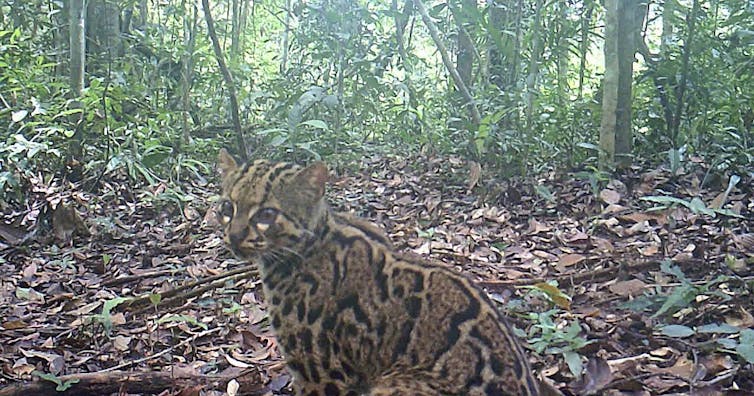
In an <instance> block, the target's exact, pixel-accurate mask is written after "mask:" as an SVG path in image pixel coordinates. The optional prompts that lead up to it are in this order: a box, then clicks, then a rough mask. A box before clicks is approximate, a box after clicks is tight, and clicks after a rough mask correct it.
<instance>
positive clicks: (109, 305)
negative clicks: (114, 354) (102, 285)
mask: <svg viewBox="0 0 754 396" xmlns="http://www.w3.org/2000/svg"><path fill="white" fill-rule="evenodd" d="M126 301H128V298H125V297H115V298H113V299H110V300H107V301H105V303H104V304H103V305H102V312H100V313H99V314H97V315H94V316H93V319H94V320H95V321H96V322H97V323H99V324H101V325H102V327H103V328H104V329H105V334H107V336H108V337H109V336H110V332H111V331H112V329H113V320H112V315H111V312H112V310H113V308H115V307H117V306H118V305H120V304H122V303H124V302H126Z"/></svg>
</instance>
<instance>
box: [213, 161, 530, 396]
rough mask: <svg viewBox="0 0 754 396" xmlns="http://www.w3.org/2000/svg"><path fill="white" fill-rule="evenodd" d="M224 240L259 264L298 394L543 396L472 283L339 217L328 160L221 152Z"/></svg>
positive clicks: (355, 221) (508, 332)
mask: <svg viewBox="0 0 754 396" xmlns="http://www.w3.org/2000/svg"><path fill="white" fill-rule="evenodd" d="M219 168H220V172H221V174H222V190H223V193H222V197H223V200H222V202H221V204H220V208H219V211H218V214H219V218H220V222H221V224H222V225H223V227H224V230H225V242H226V243H227V245H228V246H229V247H230V249H231V250H232V251H233V252H234V253H235V254H236V255H237V256H238V257H240V258H242V259H245V260H249V261H254V262H258V263H259V265H260V272H261V275H262V281H263V286H264V293H265V298H266V300H267V301H268V303H269V305H270V317H271V320H272V326H273V328H274V329H275V332H276V334H277V338H278V342H279V345H280V346H281V349H282V353H283V355H284V356H285V359H286V362H287V365H288V367H289V369H290V371H291V372H292V373H293V375H294V381H293V387H294V390H295V391H296V394H298V395H305V396H316V395H327V396H335V395H343V396H359V395H369V396H397V395H417V396H436V395H516V396H522V395H538V394H539V393H538V390H537V386H536V384H535V380H534V377H533V375H532V373H531V370H530V369H529V364H528V361H527V357H526V355H525V354H524V353H523V351H522V349H521V347H520V346H519V344H518V342H517V340H516V337H515V335H514V334H513V332H512V331H511V329H510V328H509V327H508V325H506V324H505V322H504V321H503V318H502V317H501V316H500V314H499V313H498V311H497V310H496V308H495V307H494V306H493V305H492V303H491V302H490V300H489V299H488V298H487V297H486V295H485V294H484V293H483V292H481V291H480V290H479V289H478V288H476V287H475V286H474V285H473V284H472V283H471V282H470V281H469V280H467V279H466V278H464V277H463V276H461V275H459V274H457V273H455V272H453V271H451V270H449V269H447V268H443V267H440V266H437V265H433V264H431V263H429V262H427V261H424V260H421V259H417V258H409V257H404V256H402V255H400V254H399V253H396V252H395V251H394V250H393V248H392V247H391V244H390V241H389V240H388V238H387V237H386V236H385V235H384V234H383V233H382V232H381V231H380V230H379V229H378V228H377V227H376V226H374V225H372V224H371V223H369V222H366V221H364V220H360V219H357V218H353V217H350V216H347V215H343V214H338V213H335V212H333V211H331V210H330V209H329V207H328V205H327V203H326V202H325V199H324V194H325V184H326V182H327V178H328V171H327V168H326V166H325V165H324V164H323V163H322V162H316V163H314V164H312V165H311V166H309V167H306V168H302V167H299V166H296V165H293V164H290V163H284V162H270V161H265V160H258V161H254V162H252V163H248V164H242V165H239V164H237V163H236V161H235V160H234V159H233V158H232V157H231V156H230V155H229V154H228V153H227V152H226V151H225V150H223V151H221V152H220V157H219Z"/></svg>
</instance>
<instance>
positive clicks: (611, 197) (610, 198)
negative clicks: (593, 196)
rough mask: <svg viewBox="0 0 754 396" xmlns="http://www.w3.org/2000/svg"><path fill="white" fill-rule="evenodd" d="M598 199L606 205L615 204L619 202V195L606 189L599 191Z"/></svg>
mask: <svg viewBox="0 0 754 396" xmlns="http://www.w3.org/2000/svg"><path fill="white" fill-rule="evenodd" d="M600 199H601V200H602V202H604V203H607V204H617V203H618V202H620V193H618V192H617V191H615V190H610V189H608V188H606V189H604V190H602V191H600Z"/></svg>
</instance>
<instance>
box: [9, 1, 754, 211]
mask: <svg viewBox="0 0 754 396" xmlns="http://www.w3.org/2000/svg"><path fill="white" fill-rule="evenodd" d="M674 4H675V3H674ZM538 5H541V8H540V7H538ZM119 6H120V7H121V9H122V10H123V12H126V11H128V12H131V15H130V17H132V18H131V19H130V20H131V21H132V23H131V24H130V25H129V30H128V31H127V32H124V34H123V35H122V37H121V38H122V40H123V42H122V43H121V46H122V50H120V51H117V53H110V54H98V53H89V54H87V56H88V58H87V75H86V82H85V90H84V92H83V95H82V97H81V98H72V97H71V96H70V89H69V87H68V86H69V82H68V70H67V64H66V59H65V58H66V55H65V54H66V51H65V40H62V41H61V35H60V33H61V31H62V30H63V29H64V26H65V23H67V22H66V20H65V18H63V13H62V9H61V8H60V7H61V4H60V3H59V2H58V3H56V2H53V3H51V4H50V5H49V6H45V7H43V6H40V4H38V3H34V2H26V3H23V4H21V3H19V4H16V3H13V4H12V6H11V5H10V4H6V5H0V8H1V11H0V15H7V17H6V18H0V97H1V98H2V106H0V124H2V125H4V126H6V127H5V128H3V129H2V132H0V200H2V201H3V202H9V201H12V202H21V201H22V200H23V199H24V194H25V191H28V187H29V184H30V182H31V180H32V179H33V178H34V177H36V176H37V175H39V174H40V172H41V173H42V174H43V175H44V176H45V177H46V178H47V179H49V178H51V177H52V176H53V175H54V177H61V176H62V178H68V177H69V176H70V178H71V179H73V181H77V180H79V179H81V180H85V181H90V182H92V181H94V180H98V179H100V177H101V176H102V175H107V176H112V177H116V178H126V179H128V180H129V181H130V182H131V183H132V184H137V185H138V184H155V183H161V182H167V183H177V182H183V181H186V180H201V181H203V179H204V178H205V177H206V176H207V174H211V173H212V169H211V166H208V164H210V163H212V162H213V159H212V157H214V153H216V151H217V149H218V148H219V147H221V146H226V147H227V146H233V145H234V143H233V142H235V141H236V136H235V133H236V132H235V131H234V130H233V129H232V127H230V121H229V120H230V114H229V112H228V109H229V105H228V95H227V90H226V87H225V84H226V83H225V81H224V80H223V78H222V75H221V73H220V72H219V70H218V68H217V62H216V59H215V55H214V53H213V51H212V48H211V43H210V41H209V38H208V37H207V35H206V34H205V30H204V29H205V25H204V21H203V20H202V17H203V15H202V11H201V10H198V9H195V8H194V6H193V5H192V4H189V3H179V2H175V1H165V2H160V3H156V4H151V3H150V4H149V5H148V9H147V10H146V11H148V12H147V13H146V14H144V15H141V13H142V10H141V9H139V8H138V7H134V4H132V2H120V3H119ZM228 6H229V5H228V3H227V2H217V3H213V8H212V12H213V13H214V14H215V19H216V22H217V27H218V32H219V35H220V41H221V42H222V45H223V50H224V51H225V52H224V56H225V58H226V60H227V64H228V66H229V68H230V72H231V74H232V75H233V78H234V82H235V85H236V91H237V93H238V100H239V103H240V106H241V109H240V117H241V123H242V125H243V127H244V133H245V134H246V136H247V140H248V141H249V146H250V147H252V148H253V149H254V155H255V156H259V157H271V158H276V157H287V158H289V159H290V158H292V159H295V160H307V159H314V158H320V157H322V158H331V157H336V158H337V159H344V160H358V159H359V158H361V157H362V156H363V155H364V154H365V153H368V152H372V151H392V152H396V151H397V152H409V151H416V150H418V149H419V148H429V149H430V150H432V151H435V152H441V153H457V154H462V155H465V156H467V157H470V158H473V159H475V160H477V161H481V162H484V163H485V166H486V168H488V169H497V170H498V171H499V172H500V173H502V174H505V175H514V174H526V173H529V172H534V173H537V172H541V171H546V170H551V169H557V168H559V167H562V166H576V167H578V168H579V170H581V171H583V172H582V174H581V176H583V177H584V178H585V179H587V180H588V181H589V182H590V184H591V185H592V188H593V190H595V191H597V189H598V187H599V186H600V185H601V183H602V182H603V179H604V175H603V174H600V173H599V172H597V171H595V170H594V169H591V168H589V166H590V165H592V164H595V163H596V162H595V158H596V154H598V153H597V152H595V150H594V148H595V147H596V140H597V135H598V133H597V131H598V130H599V126H600V109H601V103H600V102H601V96H602V93H601V88H600V86H601V78H602V71H601V69H602V61H601V59H600V57H601V52H600V49H599V48H600V47H601V44H602V38H601V37H600V35H599V30H598V26H601V25H602V24H603V21H602V20H601V19H602V16H603V15H602V14H601V12H600V7H599V5H598V4H597V3H595V2H592V1H581V2H576V3H573V4H570V3H569V4H567V5H566V4H565V3H562V2H541V3H539V2H529V3H526V2H525V3H511V2H505V1H503V2H493V3H484V4H482V3H477V4H474V5H471V4H470V3H464V2H460V1H452V2H434V3H433V2H428V3H427V6H428V8H429V11H430V14H431V17H432V19H433V21H434V23H436V24H437V25H438V28H439V30H440V32H442V34H443V36H442V37H441V38H440V39H441V40H442V41H443V42H444V44H445V47H447V48H448V49H449V50H450V52H451V57H452V58H453V59H455V60H456V64H455V65H454V66H455V67H456V68H457V69H465V70H466V73H468V76H466V77H465V78H466V79H467V81H466V85H468V88H469V90H470V91H471V94H472V96H473V97H474V105H475V106H476V107H477V108H478V109H479V111H480V113H481V115H482V117H481V118H482V119H481V123H480V125H474V124H473V123H472V122H471V121H470V116H469V112H468V108H467V104H466V103H465V101H464V100H461V99H460V96H459V94H458V92H457V89H456V88H455V87H454V84H453V83H452V81H451V79H449V78H448V72H447V70H446V65H444V64H443V62H442V60H441V59H440V56H439V54H438V52H437V49H436V48H437V46H436V44H435V43H434V42H433V40H432V39H431V38H430V37H429V35H428V34H427V30H426V27H425V26H424V24H423V21H421V18H419V17H418V15H417V13H416V11H415V10H413V7H411V3H410V2H409V3H403V2H395V4H391V2H387V1H377V0H356V1H351V0H348V1H347V0H334V1H324V0H317V1H309V2H302V1H299V0H291V1H287V2H286V1H284V0H272V1H269V2H262V3H254V5H253V7H255V8H254V12H253V13H249V12H250V10H246V11H247V14H245V15H246V16H245V17H244V16H242V15H235V14H234V13H233V10H229V9H228V8H227V7H228ZM249 6H250V5H249ZM716 7H719V12H716V13H707V12H703V13H698V15H690V13H691V10H690V9H689V8H688V7H686V6H685V5H683V4H676V7H675V8H674V11H672V12H669V13H668V15H662V17H663V18H666V19H667V20H668V21H670V22H671V25H672V26H673V29H674V34H673V35H671V36H670V38H669V39H668V40H666V41H665V42H664V43H663V45H662V47H660V46H659V40H658V38H659V37H657V36H658V33H657V31H659V27H660V24H661V23H662V22H663V19H662V18H655V19H652V20H651V21H649V22H648V23H647V26H648V30H647V32H645V34H643V37H645V40H646V41H647V45H648V47H649V50H650V51H651V53H652V56H651V58H652V59H651V60H644V61H643V62H640V63H638V64H637V66H636V73H635V74H636V81H635V84H634V91H633V96H634V102H633V105H634V106H633V107H634V108H633V115H634V124H635V126H636V130H637V131H638V132H637V134H636V138H635V146H636V150H635V153H634V154H635V155H636V156H637V157H639V158H642V157H644V158H649V159H651V160H652V161H654V162H656V163H662V162H666V161H667V162H668V164H669V165H670V167H671V170H672V171H673V172H674V174H675V173H676V172H679V171H680V170H681V169H682V167H683V165H684V163H683V161H684V158H687V157H690V156H701V157H705V158H707V159H709V160H708V161H707V162H708V163H712V164H713V165H712V166H711V168H714V169H712V171H714V172H716V173H720V174H738V175H748V174H749V173H748V172H750V170H749V169H748V166H747V165H748V164H750V163H752V162H754V161H753V160H754V145H752V135H751V134H752V122H753V121H752V120H754V96H752V92H754V86H753V85H754V78H752V73H750V72H749V71H750V70H751V69H752V61H751V52H752V48H754V47H753V46H754V40H752V39H751V37H752V36H754V35H752V34H751V32H750V30H748V29H747V28H745V27H746V26H751V25H752V24H753V23H754V10H752V9H751V7H749V5H748V3H746V2H744V1H742V0H726V1H724V2H722V3H719V4H717V6H716ZM252 14H253V17H249V15H252ZM244 18H246V19H244ZM689 18H693V21H694V22H695V31H694V35H693V37H692V38H691V41H690V42H689V46H690V49H691V52H690V54H691V56H690V59H689V61H688V62H687V64H686V62H684V50H685V48H686V47H687V45H686V41H687V40H688V35H689V33H690V32H689V30H688V29H689V25H688V23H687V22H688V21H689V20H690V19H689ZM242 19H244V20H242ZM239 24H240V25H239ZM398 27H400V29H401V30H400V33H401V37H402V45H401V46H399V45H398V43H397V41H396V40H397V37H398V32H397V30H398ZM234 28H238V29H240V30H238V31H239V32H240V33H239V36H238V37H237V38H234V37H231V32H232V31H234V30H233V29H234ZM93 34H94V33H93ZM189 34H191V36H189ZM462 36H463V37H468V38H469V39H470V44H468V45H469V47H464V45H466V44H464V45H462V44H461V41H459V38H460V37H462ZM283 44H285V48H283ZM462 47H463V48H462ZM461 49H464V50H466V51H468V52H470V54H471V55H472V56H470V57H469V56H468V55H469V54H465V55H464V54H461V53H460V50H461ZM643 55H646V54H643ZM463 56H467V58H465V59H471V61H470V62H471V64H470V65H466V64H461V63H458V62H460V61H459V59H461V58H462V57H463ZM534 65H536V70H531V69H532V66H534ZM709 70H714V71H715V73H714V75H710V73H709ZM462 71H463V70H462ZM682 80H683V81H686V82H687V84H686V85H685V88H684V89H683V91H684V96H683V97H682V98H681V97H680V96H679V94H678V92H679V91H680V90H681V89H680V88H681V87H680V85H681V81H682ZM679 100H680V101H681V103H678V102H679ZM676 112H680V114H675V113H676ZM668 117H670V118H668ZM673 120H677V121H678V125H679V128H678V131H677V132H676V131H675V129H674V128H673V123H672V121H673ZM77 132H78V134H79V135H80V137H81V139H82V140H81V146H82V147H83V149H84V150H83V153H82V155H81V156H80V157H81V158H73V157H78V155H77V154H76V153H75V152H74V150H72V149H71V148H72V147H73V146H74V143H75V139H77V138H78V137H74V135H75V134H76V133H77ZM72 160H75V161H72ZM582 164H586V166H582ZM487 165H491V166H487ZM76 167H80V171H81V172H83V175H80V176H75V174H76V172H74V170H75V169H74V168H76ZM689 204H691V203H689ZM695 207H697V209H699V210H702V211H704V209H703V208H701V207H699V206H695ZM704 212H705V213H706V211H704ZM715 213H717V212H715ZM717 214H720V213H717Z"/></svg>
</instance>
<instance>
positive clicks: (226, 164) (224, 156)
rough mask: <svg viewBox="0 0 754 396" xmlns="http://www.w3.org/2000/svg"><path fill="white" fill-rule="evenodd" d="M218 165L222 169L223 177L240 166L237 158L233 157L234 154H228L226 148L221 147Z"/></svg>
mask: <svg viewBox="0 0 754 396" xmlns="http://www.w3.org/2000/svg"><path fill="white" fill-rule="evenodd" d="M217 166H218V168H219V169H220V175H222V176H223V177H225V176H227V175H228V173H230V172H233V171H234V170H236V168H238V164H237V163H236V160H235V159H233V156H232V155H230V154H228V151H227V150H225V149H220V154H219V155H218V156H217Z"/></svg>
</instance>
